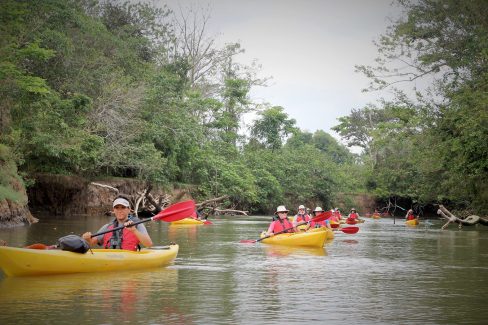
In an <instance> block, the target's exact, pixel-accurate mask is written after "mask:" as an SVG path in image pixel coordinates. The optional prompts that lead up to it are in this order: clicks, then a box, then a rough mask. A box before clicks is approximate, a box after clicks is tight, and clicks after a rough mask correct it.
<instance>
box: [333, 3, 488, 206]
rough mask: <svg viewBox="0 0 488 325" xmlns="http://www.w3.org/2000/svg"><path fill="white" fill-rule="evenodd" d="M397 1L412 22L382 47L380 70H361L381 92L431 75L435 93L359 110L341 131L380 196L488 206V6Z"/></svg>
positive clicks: (400, 24) (393, 31)
mask: <svg viewBox="0 0 488 325" xmlns="http://www.w3.org/2000/svg"><path fill="white" fill-rule="evenodd" d="M398 2H399V3H400V4H401V5H402V6H403V7H404V8H405V9H406V18H405V19H403V18H401V19H399V20H398V21H397V22H395V23H394V24H393V25H392V26H391V27H390V28H389V29H388V31H387V32H386V34H385V35H383V36H382V37H381V39H380V41H379V42H378V52H379V58H378V60H377V62H378V66H376V67H364V66H360V67H358V70H359V71H362V72H364V73H365V74H366V75H367V76H368V77H370V78H371V80H372V84H371V88H376V89H377V88H380V89H381V88H385V87H389V86H391V85H393V84H395V83H398V82H401V81H413V80H416V79H420V78H423V77H425V76H428V77H429V78H430V80H431V86H430V87H429V90H431V92H426V93H425V94H423V95H420V94H419V97H418V98H417V99H418V101H417V103H416V104H413V103H412V102H409V101H408V100H407V99H406V97H405V96H404V94H403V93H397V99H396V100H395V101H392V102H381V103H380V106H379V107H373V106H367V107H364V108H363V109H360V110H354V111H353V112H352V113H351V115H349V116H347V117H343V118H341V119H340V122H341V123H340V124H339V125H338V126H337V127H335V130H336V131H338V132H340V134H341V135H342V136H343V137H344V138H345V139H346V140H347V141H348V143H349V145H359V146H361V147H362V148H363V149H364V154H365V156H364V157H363V158H364V161H365V162H366V163H368V165H369V169H370V170H369V172H368V173H367V175H368V176H367V181H366V184H367V186H368V188H369V189H370V190H372V191H374V192H375V193H376V194H377V195H379V196H383V197H388V196H392V195H395V196H402V197H405V198H409V199H411V200H412V201H415V202H435V203H437V202H442V201H449V202H451V203H454V204H460V205H464V206H468V207H470V208H473V209H478V210H484V209H487V208H488V204H487V203H486V202H487V201H486V197H487V193H488V191H487V186H486V184H487V182H486V181H487V178H488V165H487V161H488V160H487V158H488V146H487V143H488V142H487V141H486V139H488V123H487V121H488V119H487V117H488V116H487V112H488V110H487V106H488V97H487V95H486V94H487V90H488V89H487V84H488V82H487V80H488V76H487V73H488V65H487V62H488V60H487V55H488V52H487V51H486V49H487V45H488V27H487V26H488V24H487V16H486V12H487V11H488V2H486V1H481V0H478V1H464V2H460V1H453V0H442V1H430V0H421V1H409V0H401V1H398ZM399 62H400V64H401V65H402V66H405V65H406V66H408V69H407V68H405V69H402V71H401V72H400V70H398V63H399ZM432 80H433V81H432ZM439 103H441V104H439Z"/></svg>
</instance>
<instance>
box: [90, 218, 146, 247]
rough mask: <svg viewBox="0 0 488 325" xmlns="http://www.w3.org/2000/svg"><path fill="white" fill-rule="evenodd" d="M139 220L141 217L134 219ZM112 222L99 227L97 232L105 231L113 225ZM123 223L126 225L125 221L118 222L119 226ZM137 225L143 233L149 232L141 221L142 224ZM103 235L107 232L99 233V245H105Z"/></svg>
mask: <svg viewBox="0 0 488 325" xmlns="http://www.w3.org/2000/svg"><path fill="white" fill-rule="evenodd" d="M137 220H139V219H135V220H133V221H137ZM112 224H113V222H110V223H107V224H106V225H103V226H102V228H100V229H98V231H97V232H104V231H106V230H108V227H109V226H111V225H112ZM123 225H124V223H120V222H118V225H117V227H120V226H123ZM135 227H136V229H137V230H139V232H141V233H142V234H147V229H146V226H144V224H142V223H140V224H137V225H136V226H135ZM103 236H105V234H103V235H98V236H97V243H98V245H103Z"/></svg>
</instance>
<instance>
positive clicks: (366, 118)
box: [0, 0, 488, 212]
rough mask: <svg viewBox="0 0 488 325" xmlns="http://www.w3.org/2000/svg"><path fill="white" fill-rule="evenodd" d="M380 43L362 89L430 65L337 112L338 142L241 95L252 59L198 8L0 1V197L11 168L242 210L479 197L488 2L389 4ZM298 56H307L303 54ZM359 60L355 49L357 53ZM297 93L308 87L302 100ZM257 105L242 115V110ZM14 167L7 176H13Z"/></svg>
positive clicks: (485, 163) (468, 201) (481, 206)
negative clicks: (411, 89)
mask: <svg viewBox="0 0 488 325" xmlns="http://www.w3.org/2000/svg"><path fill="white" fill-rule="evenodd" d="M399 4H400V5H401V6H403V7H404V9H405V15H404V16H403V17H402V18H401V19H400V20H398V21H396V22H394V23H392V25H391V27H390V28H389V29H388V30H387V31H386V32H385V34H384V35H383V36H382V37H381V38H380V39H379V41H378V44H377V46H378V55H379V57H378V61H377V62H378V66H377V67H368V66H358V67H357V69H358V71H359V72H362V73H365V74H366V75H367V76H369V77H370V78H371V81H372V83H371V89H383V88H386V87H388V88H389V89H394V88H393V87H395V84H397V83H400V82H403V83H405V82H407V83H408V82H409V81H410V82H411V81H414V80H416V79H418V78H426V77H428V78H430V79H428V80H430V85H431V87H430V88H429V89H428V91H427V92H422V93H421V92H418V94H417V97H416V98H414V99H412V98H410V97H409V96H406V95H405V94H404V93H402V92H401V91H397V95H396V97H395V99H394V100H389V101H386V100H379V101H378V102H377V103H375V104H370V105H367V106H366V107H362V108H352V111H351V114H350V115H348V116H345V117H342V118H341V119H340V120H339V121H338V125H337V126H336V127H335V130H336V131H337V132H338V133H339V134H340V135H341V136H342V137H343V139H344V140H345V141H346V142H347V145H350V146H359V147H361V148H362V149H363V153H362V154H361V155H354V154H352V153H350V152H349V151H348V150H347V148H346V147H345V146H343V145H341V144H340V143H338V142H337V141H336V140H335V139H334V138H333V137H332V136H331V135H330V134H328V133H326V132H324V131H316V132H314V133H310V132H308V131H306V130H301V129H300V128H298V127H297V126H296V122H295V120H294V119H292V118H290V117H289V116H288V115H287V113H286V108H283V107H279V106H273V104H262V103H256V102H253V101H252V99H251V98H250V96H249V93H250V90H251V89H253V87H259V86H265V84H266V78H264V77H262V76H260V75H259V74H260V71H259V66H258V65H251V66H245V65H242V64H239V63H238V62H237V60H236V56H237V55H238V54H239V53H241V51H244V49H242V48H241V46H240V44H238V43H234V44H226V45H225V46H223V47H218V46H217V45H216V42H215V40H214V39H213V38H211V37H209V36H208V35H207V34H206V33H205V24H204V22H205V17H200V18H203V21H202V20H199V19H197V18H198V17H196V16H187V17H178V16H175V15H173V13H172V12H171V11H170V10H169V9H167V7H161V8H156V7H153V6H152V5H148V4H145V3H134V2H127V3H122V2H119V1H96V0H25V1H16V0H2V1H1V2H0V6H1V8H0V130H1V135H0V163H1V164H2V166H9V168H8V171H7V169H6V168H5V169H4V168H3V167H2V170H1V171H0V200H2V199H10V200H15V199H16V194H15V191H14V190H13V189H12V188H11V187H9V181H8V179H9V177H10V176H11V175H12V174H14V175H15V176H16V177H18V176H17V175H19V176H20V177H22V178H23V180H24V182H25V183H26V184H27V185H29V182H30V175H34V174H35V173H39V172H44V173H53V174H68V175H71V174H72V175H80V176H83V177H87V178H97V177H105V176H109V177H130V178H139V179H143V180H146V181H147V182H150V183H154V184H162V185H167V186H170V185H172V186H180V187H187V188H188V189H189V190H190V191H191V192H192V194H193V195H194V196H195V197H196V198H197V199H202V198H208V197H214V196H220V195H222V194H227V195H230V197H231V198H230V201H231V202H230V203H233V204H234V205H236V206H237V207H238V208H240V209H244V210H250V211H252V212H269V211H272V210H273V209H274V208H275V207H276V205H278V204H286V205H290V206H296V205H297V204H299V203H302V202H313V203H316V204H321V205H322V206H324V207H325V208H330V207H331V204H332V203H335V202H336V200H337V195H338V193H370V194H373V195H376V196H377V197H378V198H381V199H388V198H390V197H399V198H405V199H408V200H410V202H412V203H413V204H418V205H423V204H426V203H431V202H450V203H454V204H456V205H458V206H461V207H465V208H469V209H472V210H475V211H476V210H477V211H486V209H487V208H488V203H487V202H488V182H487V170H488V155H487V153H488V136H487V135H488V116H487V115H488V109H487V103H488V95H487V88H488V84H487V81H488V75H487V62H488V16H487V15H486V12H488V3H487V2H486V1H481V0H479V1H449V0H443V1H431V0H420V1H403V0H402V1H399ZM304 59H305V58H304ZM360 63H361V62H358V64H360ZM304 100H306V99H304ZM250 112H255V114H256V116H257V118H256V119H255V120H254V121H253V122H252V123H251V124H250V125H245V124H244V123H243V117H244V115H245V114H247V113H250ZM9 175H10V176H9Z"/></svg>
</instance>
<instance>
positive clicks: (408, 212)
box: [405, 209, 417, 220]
mask: <svg viewBox="0 0 488 325" xmlns="http://www.w3.org/2000/svg"><path fill="white" fill-rule="evenodd" d="M405 219H406V220H413V219H417V217H416V216H415V215H414V214H413V210H412V209H410V210H408V211H407V214H406V215H405Z"/></svg>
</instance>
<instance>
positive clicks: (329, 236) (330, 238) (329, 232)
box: [308, 227, 334, 241]
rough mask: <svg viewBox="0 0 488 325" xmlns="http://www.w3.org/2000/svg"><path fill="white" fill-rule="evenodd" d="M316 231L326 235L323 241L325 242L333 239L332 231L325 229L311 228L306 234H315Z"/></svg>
mask: <svg viewBox="0 0 488 325" xmlns="http://www.w3.org/2000/svg"><path fill="white" fill-rule="evenodd" d="M316 231H323V232H325V233H326V235H327V236H326V238H325V240H327V241H329V240H332V239H334V231H333V230H332V229H330V228H327V227H320V228H313V229H310V230H309V231H308V232H316Z"/></svg>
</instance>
